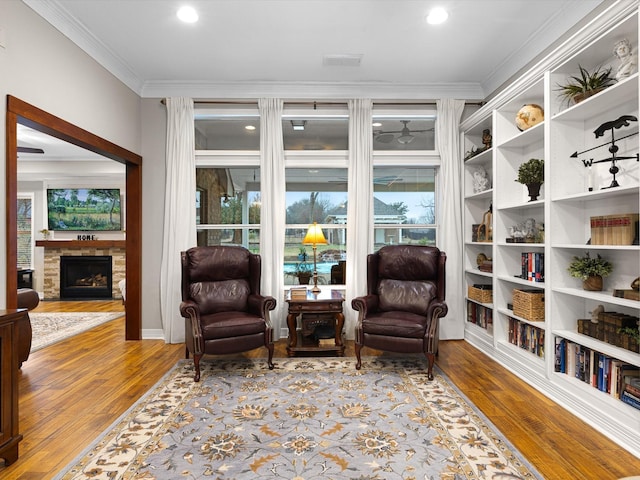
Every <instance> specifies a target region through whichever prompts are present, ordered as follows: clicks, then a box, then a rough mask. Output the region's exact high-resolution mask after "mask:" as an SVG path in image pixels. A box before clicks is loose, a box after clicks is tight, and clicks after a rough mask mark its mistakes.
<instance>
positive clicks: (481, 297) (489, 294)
mask: <svg viewBox="0 0 640 480" xmlns="http://www.w3.org/2000/svg"><path fill="white" fill-rule="evenodd" d="M467 296H468V297H469V298H470V299H471V300H475V301H476V302H480V303H492V302H493V290H483V289H482V288H476V287H474V286H473V285H469V286H468V287H467Z"/></svg>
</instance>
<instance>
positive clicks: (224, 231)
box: [196, 227, 260, 253]
mask: <svg viewBox="0 0 640 480" xmlns="http://www.w3.org/2000/svg"><path fill="white" fill-rule="evenodd" d="M196 234H197V237H198V246H199V247H203V246H211V245H240V246H243V247H246V248H248V249H249V250H251V252H253V253H259V252H260V230H259V229H257V228H247V227H245V228H207V229H204V228H198V229H197V230H196Z"/></svg>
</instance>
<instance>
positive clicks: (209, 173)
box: [196, 167, 260, 225]
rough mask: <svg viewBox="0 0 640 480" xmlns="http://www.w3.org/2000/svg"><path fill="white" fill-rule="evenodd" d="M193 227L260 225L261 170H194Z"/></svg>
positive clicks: (211, 168) (207, 168)
mask: <svg viewBox="0 0 640 480" xmlns="http://www.w3.org/2000/svg"><path fill="white" fill-rule="evenodd" d="M196 223H197V224H198V225H205V224H209V225H219V224H225V225H227V224H230V225H238V224H247V223H251V224H259V223H260V169H259V168H258V167H253V168H250V167H248V168H213V167H198V168H196Z"/></svg>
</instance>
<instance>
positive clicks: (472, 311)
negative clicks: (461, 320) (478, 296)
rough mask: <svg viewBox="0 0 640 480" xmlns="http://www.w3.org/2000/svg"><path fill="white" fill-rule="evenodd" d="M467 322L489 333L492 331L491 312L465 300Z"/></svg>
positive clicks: (482, 306)
mask: <svg viewBox="0 0 640 480" xmlns="http://www.w3.org/2000/svg"><path fill="white" fill-rule="evenodd" d="M467 322H469V323H474V324H476V325H478V326H479V327H482V328H484V329H486V330H487V331H489V332H491V331H493V310H492V309H491V308H487V307H485V306H484V305H479V304H477V303H475V302H470V301H468V300H467Z"/></svg>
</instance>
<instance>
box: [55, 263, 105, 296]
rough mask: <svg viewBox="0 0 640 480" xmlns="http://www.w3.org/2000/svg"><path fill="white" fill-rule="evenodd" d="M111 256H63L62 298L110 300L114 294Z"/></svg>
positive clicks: (61, 272)
mask: <svg viewBox="0 0 640 480" xmlns="http://www.w3.org/2000/svg"><path fill="white" fill-rule="evenodd" d="M112 281H113V279H112V260H111V256H107V255H102V256H88V255H87V256H61V257H60V298H61V299H65V300H73V299H82V300H89V299H92V300H93V299H110V298H113V294H112V290H111V289H112Z"/></svg>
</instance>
